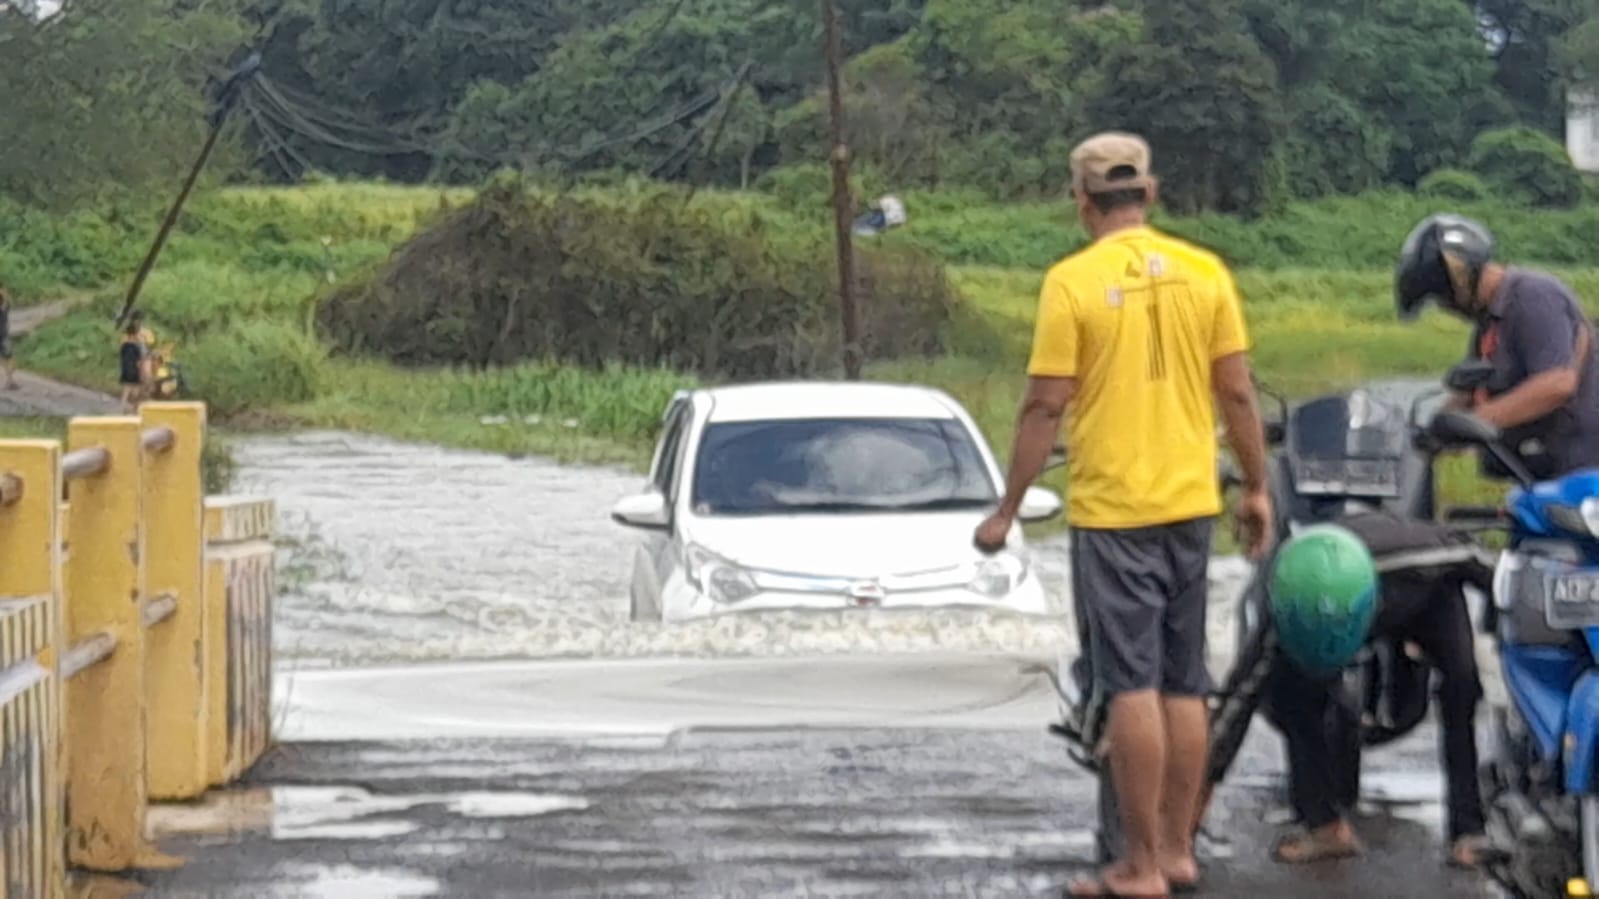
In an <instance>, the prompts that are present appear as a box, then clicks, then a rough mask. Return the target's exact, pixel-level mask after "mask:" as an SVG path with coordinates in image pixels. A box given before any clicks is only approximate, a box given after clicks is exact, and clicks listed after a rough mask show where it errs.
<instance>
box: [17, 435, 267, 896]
mask: <svg viewBox="0 0 1599 899" xmlns="http://www.w3.org/2000/svg"><path fill="white" fill-rule="evenodd" d="M205 418H206V415H205V407H204V405H203V404H199V403H147V404H145V405H144V406H143V407H142V408H141V410H140V414H139V415H138V416H118V417H102V418H78V419H73V420H72V421H71V422H70V423H69V425H68V431H67V445H66V448H65V451H63V447H62V446H61V445H60V443H59V442H57V441H53V440H11V441H0V887H3V889H0V896H8V897H9V896H19V897H35V896H40V897H44V896H57V895H62V894H63V892H64V890H65V883H66V870H67V868H68V867H69V866H71V867H78V868H86V869H91V870H97V871H124V870H128V869H132V868H138V867H144V866H151V865H159V864H164V863H165V862H166V861H169V860H164V859H162V857H161V856H160V855H159V853H158V852H157V851H156V850H155V849H154V847H153V846H151V845H150V844H149V842H148V841H147V837H146V832H145V815H146V810H147V808H148V805H149V802H150V801H151V800H177V799H192V798H195V797H198V796H200V795H201V794H203V793H204V792H205V791H206V790H207V789H209V788H210V787H212V786H216V785H220V784H223V783H226V782H228V781H230V780H232V779H234V778H236V777H238V776H239V775H240V774H242V773H243V772H244V771H246V770H247V769H248V768H249V767H250V766H251V765H252V764H254V763H255V761H256V760H257V759H259V758H260V756H261V754H262V753H263V752H264V751H265V750H266V747H267V745H268V742H269V740H270V727H269V725H270V721H269V715H270V709H271V695H270V694H271V665H270V657H271V628H270V618H271V596H272V591H273V580H272V577H273V547H272V543H271V539H270V538H271V526H272V520H273V518H274V510H273V506H272V503H271V501H270V500H259V499H249V498H241V497H220V498H211V499H207V498H206V497H205V496H204V490H203V487H202V478H201V454H202V450H203V448H204V446H203V442H204V439H205V427H206V421H205Z"/></svg>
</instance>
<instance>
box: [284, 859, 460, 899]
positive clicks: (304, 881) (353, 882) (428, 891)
mask: <svg viewBox="0 0 1599 899" xmlns="http://www.w3.org/2000/svg"><path fill="white" fill-rule="evenodd" d="M279 871H280V872H281V875H282V879H283V880H287V881H292V883H287V884H284V885H283V886H282V888H281V889H280V890H276V891H274V892H272V893H268V894H267V895H269V896H271V895H277V896H312V897H321V896H326V897H328V899H351V897H367V896H371V897H379V896H394V897H400V896H436V895H438V894H439V892H440V890H441V888H442V887H441V885H440V883H439V881H438V880H436V879H434V878H432V877H428V876H426V875H424V874H420V873H417V872H412V871H407V870H404V869H399V868H358V867H355V866H354V865H334V866H331V867H329V866H323V865H313V864H306V865H298V864H287V865H283V866H281V867H280V868H279Z"/></svg>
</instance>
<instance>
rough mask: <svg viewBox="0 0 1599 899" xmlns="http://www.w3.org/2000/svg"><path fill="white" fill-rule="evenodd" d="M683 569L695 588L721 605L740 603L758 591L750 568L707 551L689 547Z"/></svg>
mask: <svg viewBox="0 0 1599 899" xmlns="http://www.w3.org/2000/svg"><path fill="white" fill-rule="evenodd" d="M685 555H686V558H685V559H684V564H683V568H684V571H685V572H686V573H687V575H688V582H689V584H690V585H692V586H693V587H694V589H696V590H698V591H700V592H701V593H703V594H705V595H706V596H708V597H710V599H711V601H712V602H716V603H721V604H722V605H724V606H729V605H733V604H734V603H739V602H743V601H744V600H746V599H749V598H750V597H752V596H754V595H755V594H757V593H759V592H760V587H758V586H756V584H755V577H754V575H753V574H751V573H750V571H749V569H747V568H744V567H742V566H740V565H738V564H737V563H735V562H729V561H728V560H726V559H724V558H722V557H721V556H718V555H717V554H715V553H713V552H711V551H710V550H708V549H704V548H703V547H699V546H690V547H689V548H688V551H687V552H686V553H685Z"/></svg>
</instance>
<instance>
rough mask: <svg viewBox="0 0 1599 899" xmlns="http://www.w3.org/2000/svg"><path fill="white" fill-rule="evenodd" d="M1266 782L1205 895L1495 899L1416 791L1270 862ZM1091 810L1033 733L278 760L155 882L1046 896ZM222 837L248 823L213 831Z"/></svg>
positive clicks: (184, 842)
mask: <svg viewBox="0 0 1599 899" xmlns="http://www.w3.org/2000/svg"><path fill="white" fill-rule="evenodd" d="M1258 748H1259V749H1264V748H1265V744H1261V746H1260V747H1258ZM1391 761H1393V762H1397V763H1398V764H1400V765H1407V764H1413V763H1414V761H1416V760H1414V759H1412V760H1408V761H1406V760H1397V759H1395V760H1391ZM1251 769H1252V770H1251ZM1274 769H1275V766H1274V765H1272V764H1270V762H1269V760H1266V759H1263V758H1261V757H1260V755H1259V753H1255V754H1253V755H1252V758H1251V759H1249V760H1248V763H1247V764H1246V765H1244V766H1243V770H1241V771H1240V776H1239V777H1238V778H1236V779H1235V782H1234V783H1233V784H1232V785H1230V786H1229V787H1228V788H1227V790H1226V791H1225V793H1224V794H1223V795H1221V796H1220V797H1219V799H1218V806H1217V807H1216V808H1215V809H1214V810H1213V812H1212V816H1211V820H1210V828H1211V830H1212V831H1213V832H1214V833H1215V834H1217V835H1218V836H1219V837H1220V838H1222V839H1223V840H1224V841H1225V842H1223V843H1220V844H1212V845H1207V847H1206V857H1205V858H1204V863H1205V865H1206V878H1207V883H1206V889H1205V892H1204V895H1209V896H1296V897H1303V899H1313V897H1329V899H1330V897H1388V896H1395V897H1397V896H1446V895H1447V896H1459V897H1473V896H1489V895H1492V894H1491V893H1490V892H1488V891H1487V890H1486V888H1485V887H1484V886H1483V885H1482V884H1481V883H1479V882H1477V881H1476V880H1475V879H1473V878H1472V877H1470V876H1469V875H1463V874H1459V873H1454V872H1447V871H1446V869H1445V868H1444V867H1443V866H1442V864H1441V862H1440V856H1439V848H1438V842H1437V835H1436V820H1437V808H1436V804H1435V803H1434V802H1433V798H1434V797H1435V796H1436V792H1435V791H1436V786H1437V785H1436V780H1435V779H1433V778H1428V777H1420V778H1416V779H1414V780H1407V779H1399V780H1396V781H1393V782H1391V783H1389V784H1388V786H1389V788H1390V789H1392V790H1393V791H1394V793H1395V796H1396V798H1397V799H1398V800H1399V801H1398V802H1397V803H1395V804H1393V805H1391V806H1390V807H1389V808H1387V809H1386V810H1385V814H1384V816H1383V817H1382V818H1380V819H1377V820H1372V821H1366V822H1363V823H1362V832H1363V835H1364V836H1365V837H1366V839H1367V841H1368V844H1369V845H1370V846H1371V854H1370V856H1369V857H1368V858H1366V859H1364V860H1362V861H1360V862H1341V863H1335V864H1332V865H1328V866H1325V867H1322V868H1319V869H1286V868H1282V867H1279V866H1276V865H1274V864H1272V863H1271V862H1269V861H1267V860H1266V859H1265V857H1264V847H1265V846H1266V845H1268V840H1269V838H1270V836H1271V834H1272V833H1273V826H1272V825H1271V824H1269V823H1267V822H1266V821H1265V820H1264V819H1265V818H1266V817H1267V811H1268V809H1270V808H1271V807H1273V806H1274V805H1275V799H1276V793H1277V790H1278V788H1279V786H1278V784H1277V783H1276V779H1275V778H1274V777H1273V776H1272V775H1271V774H1270V773H1269V772H1270V771H1272V770H1274ZM1381 780H1382V779H1381V778H1378V779H1377V781H1378V782H1377V783H1374V785H1373V787H1374V789H1378V788H1380V787H1381V786H1382V784H1381V783H1380V781H1381ZM274 793H275V794H276V796H275V803H274V801H273V794H274ZM1092 796H1093V794H1092V786H1091V783H1090V781H1089V780H1088V779H1087V777H1086V776H1085V775H1084V774H1083V773H1082V772H1081V771H1080V770H1078V769H1076V768H1075V767H1074V766H1073V765H1072V764H1071V763H1070V762H1069V761H1068V760H1067V759H1066V758H1065V756H1064V753H1063V752H1062V750H1061V746H1060V745H1059V744H1058V742H1056V741H1055V740H1054V738H1052V737H1049V736H1047V735H1044V734H1042V733H1041V732H1039V731H1037V730H1025V731H1014V730H1000V731H984V730H944V729H928V728H907V729H893V730H815V731H811V730H792V729H784V730H777V731H766V730H756V731H714V730H713V731H702V732H686V733H679V734H677V735H675V736H674V737H672V738H671V739H668V740H665V741H660V740H653V739H648V738H626V739H617V740H610V741H607V740H593V739H591V740H572V741H482V740H467V741H434V742H408V743H354V744H351V743H319V744H298V745H296V744H290V745H287V746H284V747H282V748H280V749H279V750H277V751H275V752H274V753H273V754H272V756H271V757H270V758H269V759H268V760H267V761H266V762H265V763H264V764H263V765H262V766H261V767H260V768H259V769H258V770H257V771H256V772H255V774H254V776H253V777H252V778H251V784H250V785H248V786H246V787H245V788H243V789H242V790H241V791H239V792H238V793H236V794H235V795H234V796H233V797H232V798H233V801H234V802H235V804H236V806H237V808H236V809H235V810H234V811H233V812H232V813H231V814H229V815H226V816H223V819H222V820H225V821H227V822H228V823H226V824H218V823H217V822H216V821H211V822H207V821H205V820H203V819H204V818H206V817H207V815H206V814H205V813H204V812H202V811H199V810H190V811H188V812H185V813H182V814H173V813H170V811H169V812H164V813H163V814H162V815H161V817H160V818H159V819H158V824H159V825H160V826H161V827H162V829H163V831H164V832H166V833H167V834H169V836H168V837H167V839H166V840H165V841H164V846H165V848H167V849H168V850H169V851H177V852H181V853H190V854H193V856H194V859H195V860H194V861H192V862H191V863H190V864H189V865H188V866H187V867H186V868H184V869H182V870H181V871H178V872H176V873H172V874H168V875H162V876H160V877H159V878H158V879H156V880H154V881H153V882H152V886H154V887H156V889H155V892H159V893H160V894H162V895H236V896H308V895H309V896H421V895H449V896H796V895H798V896H907V897H911V896H921V897H926V896H1050V895H1059V893H1060V890H1061V888H1062V885H1063V884H1064V883H1065V882H1066V881H1067V880H1068V879H1069V878H1070V877H1072V876H1073V875H1074V874H1075V873H1076V872H1079V871H1082V870H1087V868H1088V866H1089V865H1090V863H1091V861H1092V858H1093V856H1092V853H1093V848H1092V839H1093V838H1092V834H1091V832H1090V830H1089V828H1088V824H1089V821H1090V820H1091V819H1090V816H1091V815H1092ZM274 804H275V805H276V808H277V811H276V813H275V815H274V813H273V812H272V811H270V810H269V808H270V806H272V805H274ZM228 827H239V828H247V829H248V828H254V829H253V831H250V830H246V831H245V832H239V833H234V834H228V833H226V832H222V833H218V832H217V831H219V830H220V831H225V830H226V829H227V828H228ZM185 830H189V831H193V830H202V831H210V833H201V834H195V833H189V834H187V835H185V834H184V833H183V831H185Z"/></svg>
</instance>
